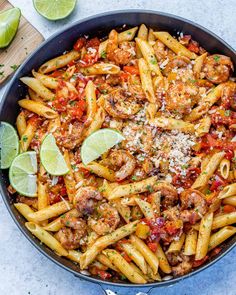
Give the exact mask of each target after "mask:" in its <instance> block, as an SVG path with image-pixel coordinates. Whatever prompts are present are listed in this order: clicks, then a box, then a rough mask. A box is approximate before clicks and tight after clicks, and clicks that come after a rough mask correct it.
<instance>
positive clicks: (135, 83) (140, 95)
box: [128, 75, 146, 101]
mask: <svg viewBox="0 0 236 295" xmlns="http://www.w3.org/2000/svg"><path fill="white" fill-rule="evenodd" d="M128 90H129V92H130V94H131V95H132V96H133V97H135V98H136V99H137V100H139V101H146V95H145V93H144V91H143V88H142V85H141V80H140V78H139V77H138V76H133V75H132V76H130V77H129V78H128Z"/></svg>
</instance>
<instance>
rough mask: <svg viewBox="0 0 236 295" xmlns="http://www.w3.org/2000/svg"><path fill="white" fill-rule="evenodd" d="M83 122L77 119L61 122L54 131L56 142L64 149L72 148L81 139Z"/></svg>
mask: <svg viewBox="0 0 236 295" xmlns="http://www.w3.org/2000/svg"><path fill="white" fill-rule="evenodd" d="M82 131H83V124H82V123H81V122H79V121H77V120H76V121H71V122H66V123H64V124H62V126H61V127H59V128H57V129H56V131H55V132H54V136H55V139H56V142H57V144H58V145H59V146H61V147H64V148H66V149H70V150H71V149H73V148H75V147H76V146H78V145H79V144H80V143H81V141H82V136H81V135H82Z"/></svg>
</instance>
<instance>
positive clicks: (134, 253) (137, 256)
mask: <svg viewBox="0 0 236 295" xmlns="http://www.w3.org/2000/svg"><path fill="white" fill-rule="evenodd" d="M122 249H123V250H124V251H125V253H126V254H127V255H128V256H129V258H130V259H132V260H133V261H134V262H135V263H136V265H137V266H138V267H139V268H140V269H141V271H142V272H143V273H144V274H147V264H146V261H145V259H144V257H143V255H142V254H141V253H140V252H139V251H138V250H137V249H136V248H135V247H134V246H133V245H132V244H130V243H123V244H122Z"/></svg>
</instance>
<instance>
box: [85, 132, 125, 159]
mask: <svg viewBox="0 0 236 295" xmlns="http://www.w3.org/2000/svg"><path fill="white" fill-rule="evenodd" d="M124 139H125V138H124V136H123V135H122V134H121V133H120V132H118V131H116V130H114V129H110V128H104V129H100V130H98V131H95V132H94V133H92V134H91V135H89V136H88V137H87V138H86V139H85V141H84V142H83V144H82V147H81V152H80V154H81V159H82V162H83V164H84V165H87V164H88V163H90V162H92V161H93V160H96V159H97V158H99V157H100V156H101V155H102V154H104V153H105V152H106V151H108V150H109V149H110V148H112V147H113V146H114V145H116V144H118V143H119V142H121V141H122V140H124Z"/></svg>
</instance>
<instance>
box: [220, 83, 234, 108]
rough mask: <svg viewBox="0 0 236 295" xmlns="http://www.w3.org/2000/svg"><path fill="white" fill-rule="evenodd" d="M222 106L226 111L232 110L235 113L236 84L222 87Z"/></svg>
mask: <svg viewBox="0 0 236 295" xmlns="http://www.w3.org/2000/svg"><path fill="white" fill-rule="evenodd" d="M221 100H222V105H223V106H224V107H225V108H226V109H228V108H230V107H231V108H232V109H233V110H235V111H236V83H234V82H227V83H225V85H224V88H223V91H222V95H221Z"/></svg>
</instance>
